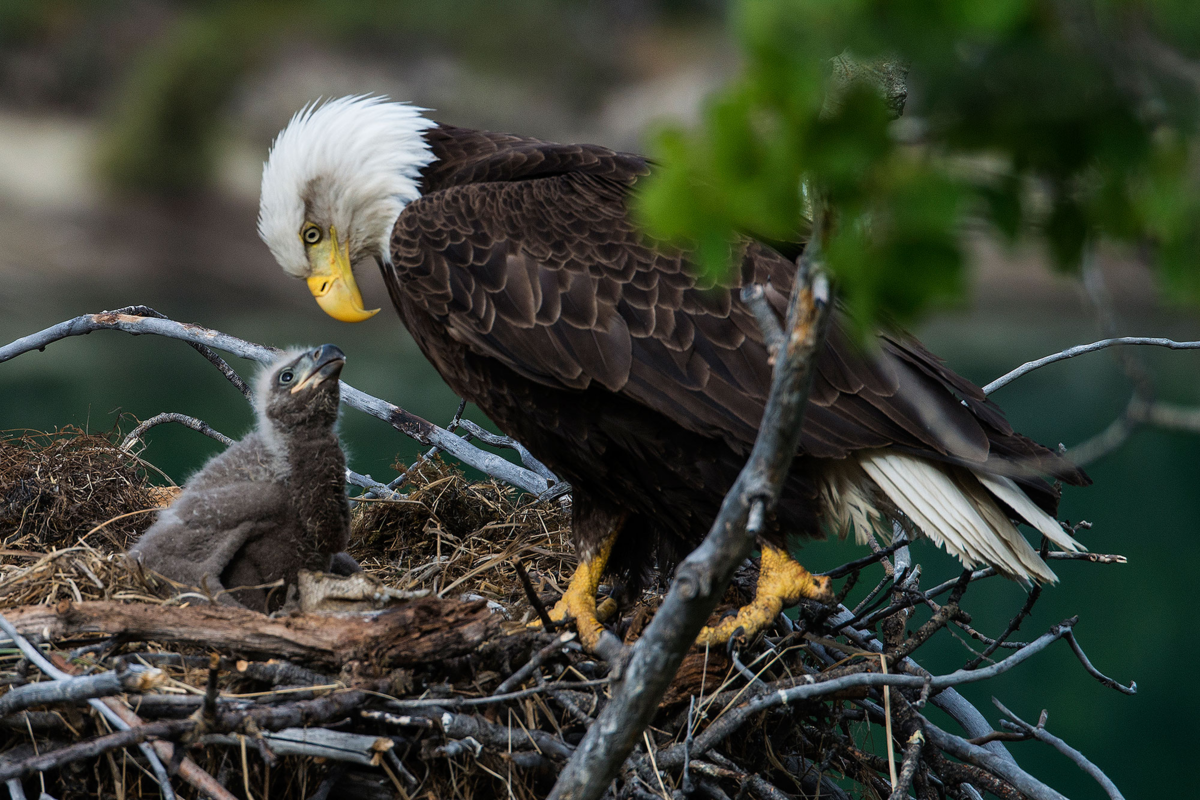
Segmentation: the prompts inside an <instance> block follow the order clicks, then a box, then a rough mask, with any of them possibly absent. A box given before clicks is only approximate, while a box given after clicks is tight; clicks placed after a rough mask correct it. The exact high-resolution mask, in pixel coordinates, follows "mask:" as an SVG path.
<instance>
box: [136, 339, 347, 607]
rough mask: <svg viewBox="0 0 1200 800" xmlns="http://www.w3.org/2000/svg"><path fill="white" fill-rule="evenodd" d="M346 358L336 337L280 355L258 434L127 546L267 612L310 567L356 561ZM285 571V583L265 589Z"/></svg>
mask: <svg viewBox="0 0 1200 800" xmlns="http://www.w3.org/2000/svg"><path fill="white" fill-rule="evenodd" d="M345 360H346V356H345V354H344V353H342V351H341V350H339V349H338V348H337V347H334V346H333V345H330V344H326V345H322V346H320V347H318V348H316V349H314V350H309V351H306V352H300V351H290V352H286V353H284V354H283V355H281V356H280V357H279V358H278V359H277V360H276V361H275V362H274V363H273V364H272V365H271V366H269V367H268V368H267V369H266V370H264V371H263V373H262V375H260V376H259V379H258V381H257V384H256V386H255V392H254V410H255V416H256V418H257V424H256V426H255V429H254V431H253V432H251V433H250V434H249V435H248V436H246V438H244V439H242V440H241V441H240V442H236V443H235V444H233V445H232V446H230V447H229V449H228V450H226V451H225V452H223V453H221V454H220V455H218V456H216V457H214V458H213V459H212V460H211V461H209V462H208V463H207V464H206V465H205V466H204V468H203V469H201V470H200V471H199V472H197V473H196V474H195V475H194V476H192V478H191V480H189V481H188V482H187V485H186V486H185V487H184V489H183V492H182V493H181V494H180V495H179V497H178V499H176V500H175V502H174V503H172V504H171V506H170V507H169V508H167V509H165V510H164V511H162V512H161V513H160V514H159V517H158V520H157V521H156V522H155V523H154V525H152V526H151V527H150V529H149V530H147V531H146V533H145V534H144V535H143V536H142V537H141V539H140V540H139V541H138V542H137V544H136V545H134V547H133V548H132V549H131V550H130V551H129V555H130V557H131V558H132V559H133V560H135V561H137V562H139V563H140V564H141V565H142V566H144V567H145V568H147V569H149V570H153V571H154V572H157V573H159V574H160V575H163V576H165V577H167V578H170V579H171V580H173V581H177V582H179V583H183V584H187V585H190V586H197V587H200V588H201V589H204V590H206V591H207V592H208V593H209V594H211V595H213V596H215V597H216V598H217V599H218V601H219V602H223V603H228V604H233V605H242V606H245V607H246V608H250V609H254V610H256V611H263V612H269V611H274V610H277V609H278V608H279V607H280V606H282V605H283V602H284V599H285V596H286V587H288V586H292V585H294V584H295V583H296V577H297V573H298V572H299V571H300V570H302V569H307V570H317V571H331V570H332V571H334V572H338V573H341V574H347V573H349V572H352V571H355V570H357V569H358V565H357V564H356V563H355V562H354V560H353V559H352V558H351V557H350V556H349V555H348V554H346V553H345V552H343V551H344V550H345V548H346V544H347V541H348V539H349V533H350V510H349V504H348V502H347V500H346V494H345V476H346V458H345V454H344V453H343V452H342V447H341V444H340V442H339V441H338V437H337V433H336V432H335V431H334V426H335V424H336V422H337V416H338V395H339V392H338V376H339V375H340V374H341V371H342V366H343V365H344V364H345ZM280 579H282V581H283V588H278V589H276V588H274V587H270V588H264V587H265V585H267V584H274V583H276V582H278V581H279V580H280Z"/></svg>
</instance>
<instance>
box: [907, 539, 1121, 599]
mask: <svg viewBox="0 0 1200 800" xmlns="http://www.w3.org/2000/svg"><path fill="white" fill-rule="evenodd" d="M1042 560H1043V561H1090V562H1092V563H1093V564H1128V563H1129V559H1127V558H1126V557H1125V556H1122V555H1114V554H1110V553H1071V552H1067V551H1065V550H1051V551H1050V552H1049V553H1047V554H1046V555H1045V557H1044V558H1043V559H1042ZM995 575H996V570H994V569H993V568H991V567H985V568H983V569H977V570H975V571H974V572H972V573H971V577H970V579H969V580H970V582H971V583H974V582H975V581H978V580H982V579H984V578H991V577H993V576H995ZM957 582H958V578H951V579H950V580H948V581H944V582H942V583H939V584H938V585H937V586H934V587H933V588H932V589H927V590H926V591H925V596H926V597H937V596H938V595H939V594H941V593H942V592H946V591H949V590H950V589H951V588H953V587H954V584H955V583H957Z"/></svg>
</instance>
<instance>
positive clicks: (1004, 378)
mask: <svg viewBox="0 0 1200 800" xmlns="http://www.w3.org/2000/svg"><path fill="white" fill-rule="evenodd" d="M1117 345H1142V346H1150V347H1166V348H1167V349H1169V350H1200V342H1177V341H1175V340H1174V339H1163V338H1159V337H1154V336H1118V337H1115V338H1112V339H1101V340H1100V341H1098V342H1092V343H1091V344H1080V345H1076V346H1075V347H1068V348H1067V349H1066V350H1063V351H1062V352H1061V353H1055V354H1053V355H1049V356H1043V357H1042V358H1038V359H1035V360H1033V361H1026V362H1025V363H1024V364H1022V365H1021V366H1019V367H1017V368H1016V369H1014V370H1013V371H1012V372H1009V373H1007V374H1005V375H1001V376H1000V377H999V378H996V380H994V381H992V382H991V383H989V384H988V385H987V386H984V387H983V393H984V394H991V393H992V392H994V391H996V390H997V389H1000V388H1002V387H1004V386H1007V385H1008V384H1010V383H1012V382H1013V381H1015V380H1016V379H1017V378H1020V377H1022V376H1023V375H1028V374H1029V373H1030V372H1033V371H1034V370H1035V369H1041V368H1042V367H1044V366H1046V365H1047V364H1054V363H1056V362H1059V361H1065V360H1067V359H1068V358H1074V357H1075V356H1081V355H1084V354H1086V353H1094V352H1096V351H1097V350H1103V349H1104V348H1106V347H1115V346H1117Z"/></svg>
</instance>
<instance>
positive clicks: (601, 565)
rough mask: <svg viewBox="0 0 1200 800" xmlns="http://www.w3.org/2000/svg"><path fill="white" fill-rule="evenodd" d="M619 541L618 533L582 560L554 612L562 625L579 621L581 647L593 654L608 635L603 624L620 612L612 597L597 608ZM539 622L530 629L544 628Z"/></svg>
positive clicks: (551, 610)
mask: <svg viewBox="0 0 1200 800" xmlns="http://www.w3.org/2000/svg"><path fill="white" fill-rule="evenodd" d="M616 539H617V534H616V532H614V533H612V534H610V535H609V536H608V537H607V538H605V540H604V542H603V543H602V544H601V545H600V549H599V550H598V551H597V552H596V553H595V554H593V555H591V556H590V557H585V558H583V559H581V560H580V562H579V566H578V567H576V568H575V574H574V575H572V576H571V582H570V584H568V585H567V591H566V592H565V593H564V594H563V596H562V599H560V600H559V601H558V602H557V603H556V604H555V606H554V608H552V609H550V612H549V614H550V619H552V620H554V621H555V622H562V621H563V620H564V619H567V618H571V619H574V620H575V630H576V631H577V632H578V633H579V643H580V644H582V645H583V647H584V649H586V650H588V651H589V652H594V651H595V649H596V645H597V643H598V642H599V641H600V636H601V634H603V633H604V626H603V625H602V624H600V623H601V621H602V620H606V619H608V618H609V617H611V616H612V615H613V614H614V613H616V610H617V603H616V601H615V600H613V599H612V598H611V597H606V598H605V599H604V602H603V603H601V604H600V607H599V608H598V609H597V607H596V591H597V590H598V589H599V588H600V576H601V575H603V574H604V569H605V567H606V566H608V557H609V555H610V554H611V553H612V548H613V542H615V541H616ZM541 624H542V623H541V622H540V621H539V620H535V621H533V622H531V623H529V627H531V628H536V627H539V626H541Z"/></svg>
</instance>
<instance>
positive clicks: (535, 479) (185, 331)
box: [0, 306, 549, 495]
mask: <svg viewBox="0 0 1200 800" xmlns="http://www.w3.org/2000/svg"><path fill="white" fill-rule="evenodd" d="M134 308H137V309H140V310H142V311H145V312H147V313H149V312H150V309H145V308H144V307H140V306H138V307H134ZM155 313H157V312H155ZM101 330H117V331H124V332H125V333H131V334H134V335H138V334H145V333H152V334H156V335H158V336H166V337H168V338H171V339H180V340H182V341H185V342H189V343H191V344H199V345H203V346H205V347H209V348H217V349H219V350H224V351H225V352H227V353H233V354H234V355H236V356H239V357H241V358H246V359H249V360H251V361H257V362H259V363H261V364H269V363H270V362H271V361H273V360H274V359H275V357H276V355H278V353H279V352H280V351H279V350H278V349H276V348H273V347H266V346H264V345H261V344H255V343H254V342H248V341H246V340H244V339H239V338H237V337H236V336H230V335H229V334H227V333H222V332H221V331H217V330H212V329H210V328H204V327H201V326H200V325H195V324H193V323H189V322H176V321H174V320H171V319H166V318H159V317H152V316H137V315H132V314H126V313H122V312H121V311H102V312H100V313H99V314H84V315H82V316H79V317H75V318H74V319H70V320H67V321H66V322H60V323H59V324H57V325H53V326H51V327H49V328H46V329H45V330H42V331H39V332H37V333H34V334H30V335H29V336H25V337H22V338H20V339H17V340H16V341H14V342H11V343H10V344H7V345H5V346H3V347H0V363H3V362H5V361H8V360H9V359H12V358H16V357H17V356H19V355H21V354H23V353H28V352H30V351H32V350H41V349H43V348H45V347H46V346H47V345H50V344H53V343H54V342H57V341H60V340H62V339H66V338H67V337H70V336H84V335H86V334H89V333H92V332H93V331H101ZM341 390H342V402H343V403H345V404H346V405H348V406H350V407H351V408H354V409H357V410H359V411H362V412H364V413H367V414H370V415H371V416H373V417H377V418H378V419H381V420H384V421H385V422H387V423H388V424H390V425H391V426H392V427H393V428H395V429H396V430H398V431H400V432H401V433H403V434H404V435H405V436H408V437H410V438H412V439H416V440H417V441H418V442H421V443H422V444H426V445H435V446H437V447H439V448H440V449H442V450H443V451H445V452H447V453H449V454H450V455H452V456H454V457H455V458H457V459H458V460H459V461H461V462H463V463H464V464H467V465H469V466H472V467H475V468H476V469H478V470H479V471H480V472H483V473H486V474H488V475H491V476H492V477H494V478H498V479H499V480H502V481H504V482H506V483H510V484H512V485H513V486H516V487H517V488H519V489H524V490H525V491H527V492H532V493H534V494H539V495H540V494H542V493H543V492H545V491H546V489H547V488H549V482H548V481H547V480H546V479H545V478H544V477H542V476H541V475H539V474H537V473H536V472H534V471H532V470H528V469H525V468H524V467H520V466H518V465H516V464H513V463H512V462H510V461H508V460H506V459H504V458H502V457H500V456H498V455H496V454H494V453H488V452H486V451H483V450H480V449H479V448H477V447H474V446H473V445H471V444H469V443H468V442H467V441H465V440H464V439H463V438H462V437H460V436H456V435H454V434H453V433H451V432H450V431H447V430H446V429H445V428H440V427H438V426H437V425H434V424H433V423H432V422H429V421H428V420H425V419H422V418H421V417H418V416H417V415H415V414H412V413H410V412H408V411H405V410H404V409H402V408H400V407H399V406H395V405H392V404H391V403H389V402H387V401H386V400H381V399H379V398H378V397H373V396H371V395H369V394H367V393H365V392H361V391H359V390H358V389H355V388H354V387H353V386H350V385H349V384H347V383H346V382H344V381H343V382H342V383H341Z"/></svg>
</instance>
